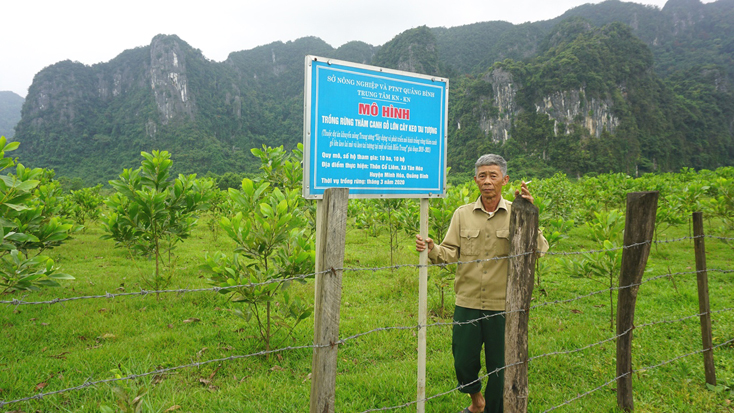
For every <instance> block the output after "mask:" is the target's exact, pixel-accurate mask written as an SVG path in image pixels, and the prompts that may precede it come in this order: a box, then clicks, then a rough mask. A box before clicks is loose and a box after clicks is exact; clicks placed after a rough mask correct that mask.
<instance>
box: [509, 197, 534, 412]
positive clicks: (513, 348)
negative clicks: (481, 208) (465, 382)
mask: <svg viewBox="0 0 734 413" xmlns="http://www.w3.org/2000/svg"><path fill="white" fill-rule="evenodd" d="M537 249H538V207H536V206H535V205H533V204H531V203H530V202H528V201H526V200H525V199H523V198H520V197H517V198H516V199H515V201H514V202H513V203H512V212H511V213H510V257H512V258H510V259H509V260H510V262H509V265H508V274H507V298H506V303H505V311H507V312H508V314H507V315H505V365H507V366H510V365H512V364H515V363H522V364H517V365H514V366H511V367H507V369H505V389H504V411H505V413H525V412H527V410H528V364H527V360H528V319H529V315H530V298H531V296H532V295H533V280H534V271H535V260H536V258H537V254H535V253H534V251H537ZM528 252H532V253H530V254H527V253H528ZM517 310H521V311H517Z"/></svg>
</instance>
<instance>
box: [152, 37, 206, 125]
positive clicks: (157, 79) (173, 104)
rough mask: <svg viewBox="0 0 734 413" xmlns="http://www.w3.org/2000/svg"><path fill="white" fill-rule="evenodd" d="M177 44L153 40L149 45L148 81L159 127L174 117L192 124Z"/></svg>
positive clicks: (192, 108) (183, 64) (191, 103)
mask: <svg viewBox="0 0 734 413" xmlns="http://www.w3.org/2000/svg"><path fill="white" fill-rule="evenodd" d="M181 49H182V45H181V42H180V41H177V39H173V38H170V37H167V36H156V37H155V38H154V39H153V42H152V43H151V45H150V67H149V69H148V77H149V80H150V89H151V91H152V92H153V97H154V99H155V103H156V106H157V107H158V112H159V114H160V117H161V121H162V122H163V124H167V123H168V122H169V121H170V120H172V119H174V118H176V117H177V116H186V117H188V118H190V119H191V120H193V117H194V111H195V108H196V105H195V103H194V96H193V95H192V94H191V92H190V90H189V85H188V75H187V73H186V60H185V56H186V55H185V53H184V51H183V50H181Z"/></svg>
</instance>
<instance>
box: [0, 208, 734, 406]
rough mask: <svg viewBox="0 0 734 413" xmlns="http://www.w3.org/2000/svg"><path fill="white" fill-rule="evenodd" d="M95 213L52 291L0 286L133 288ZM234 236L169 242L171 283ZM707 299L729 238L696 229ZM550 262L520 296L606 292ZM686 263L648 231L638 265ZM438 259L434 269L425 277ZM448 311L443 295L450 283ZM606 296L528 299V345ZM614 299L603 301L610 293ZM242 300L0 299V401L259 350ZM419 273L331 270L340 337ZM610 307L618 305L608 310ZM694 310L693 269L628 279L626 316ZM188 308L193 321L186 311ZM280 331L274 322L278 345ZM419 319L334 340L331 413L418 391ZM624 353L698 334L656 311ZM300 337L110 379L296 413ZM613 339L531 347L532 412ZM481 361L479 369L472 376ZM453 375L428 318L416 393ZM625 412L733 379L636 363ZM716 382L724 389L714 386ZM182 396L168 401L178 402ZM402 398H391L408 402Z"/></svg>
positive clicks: (733, 297)
mask: <svg viewBox="0 0 734 413" xmlns="http://www.w3.org/2000/svg"><path fill="white" fill-rule="evenodd" d="M687 232H688V227H687V225H686V226H681V227H674V228H670V229H668V230H667V231H666V233H665V234H659V237H660V238H661V239H662V238H674V237H682V236H686V235H688V233H687ZM100 235H101V230H100V229H99V228H98V227H97V226H94V225H92V226H91V227H90V228H88V229H87V231H86V232H85V233H83V234H79V235H78V236H77V237H75V239H73V240H71V241H69V242H68V243H66V244H64V245H63V246H61V247H59V248H56V249H54V250H52V251H51V252H50V255H51V256H52V257H53V258H54V259H55V260H56V261H57V263H58V264H59V265H61V267H62V269H63V271H64V272H67V273H70V274H72V275H74V276H75V277H76V280H75V281H70V282H64V283H63V286H62V287H60V288H56V289H46V290H43V291H41V292H38V293H30V294H18V293H16V294H12V295H4V296H2V297H0V299H1V300H11V299H13V298H18V299H21V298H23V299H25V300H28V301H40V300H50V299H53V298H57V297H59V298H60V297H75V296H84V295H98V294H104V293H106V292H109V293H118V292H123V291H125V292H134V291H139V290H140V289H141V287H144V286H141V284H140V280H141V279H142V275H143V274H144V273H146V272H148V273H149V272H151V271H152V269H153V263H152V261H148V260H144V259H137V260H135V261H133V260H131V259H130V257H129V255H128V253H127V252H126V251H124V250H121V249H115V248H114V247H113V243H112V242H111V241H102V240H100V239H99V237H100ZM387 245H388V244H387V239H386V235H385V236H383V237H382V238H372V237H369V236H368V235H367V234H366V233H365V232H363V231H361V230H355V229H350V230H349V231H348V234H347V246H346V258H345V267H350V268H373V267H385V266H388V265H390V262H389V261H390V253H389V250H388V248H389V247H388V246H387ZM412 245H413V238H412V237H408V236H406V237H404V238H403V239H402V246H401V249H400V251H399V254H398V255H397V257H398V260H399V263H400V264H417V254H415V253H414V252H413V251H412V249H413V247H412ZM233 248H234V245H233V244H232V243H231V242H230V241H229V240H227V239H226V238H225V237H224V236H223V235H222V234H221V233H220V235H219V237H218V238H217V239H216V240H215V239H213V236H212V233H211V232H209V230H208V229H206V225H204V222H202V224H201V225H200V226H199V227H198V228H197V229H196V231H195V232H194V234H193V236H192V237H191V238H190V239H189V240H187V241H185V242H184V243H183V244H181V245H180V246H179V247H178V249H177V250H176V253H177V256H178V262H177V268H178V271H177V274H176V276H175V278H174V281H173V285H172V286H171V287H172V288H187V289H190V288H205V287H210V285H209V284H208V283H207V281H206V279H205V277H204V275H203V274H202V273H201V272H200V271H199V270H198V268H197V267H198V265H199V264H200V263H201V261H202V259H203V256H204V253H205V252H206V251H209V252H214V251H216V250H221V251H223V252H226V253H230V251H231V250H232V249H233ZM594 248H595V244H594V243H592V242H591V241H589V240H588V239H586V237H585V236H584V231H583V230H582V229H581V228H576V229H574V230H573V231H571V233H570V238H568V239H565V240H562V241H561V242H560V243H559V245H558V246H556V248H555V249H554V251H578V250H582V249H594ZM706 248H707V259H708V268H709V269H710V272H709V282H710V287H709V288H710V292H711V306H712V310H714V311H715V310H719V309H724V308H729V307H732V306H734V289H732V288H731V285H732V283H731V280H732V275H731V274H726V273H719V272H715V271H711V269H715V268H721V269H732V267H734V265H732V257H733V256H734V253H733V252H734V251H733V250H732V248H731V247H730V246H728V245H725V244H724V243H723V242H721V241H719V240H714V239H706ZM543 259H544V260H549V261H550V262H551V265H550V270H549V271H547V272H546V273H545V274H544V275H543V279H542V284H541V286H540V287H536V289H535V291H534V297H533V303H534V304H538V303H543V302H548V301H556V300H565V299H571V298H574V297H577V296H580V295H585V294H589V293H591V292H593V291H598V290H603V289H604V288H605V284H606V280H590V279H587V278H571V277H569V276H567V275H565V274H563V273H562V272H561V270H560V267H559V266H558V265H555V264H552V262H553V260H554V259H555V256H547V257H545V258H543ZM693 270H695V260H694V255H693V243H692V241H691V240H685V241H677V242H673V243H665V244H663V243H661V244H658V245H656V246H653V248H652V254H651V257H650V260H649V263H648V269H647V272H646V274H645V278H650V277H653V276H656V275H660V274H666V273H668V272H684V271H693ZM434 271H436V272H437V271H438V270H437V269H431V270H430V273H431V274H433V272H434ZM292 291H294V293H295V294H297V295H299V296H300V297H302V298H306V299H309V300H313V294H314V292H313V281H312V280H309V281H308V282H307V283H306V284H303V285H301V284H294V285H293V287H292ZM447 301H448V303H449V306H448V307H449V308H448V313H449V314H450V313H451V311H452V310H453V305H452V303H453V294H452V293H449V294H448V295H447ZM438 302H439V295H438V291H437V289H436V288H435V287H434V286H433V283H431V282H430V281H429V309H430V310H431V314H430V317H429V323H435V322H446V321H450V318H443V319H442V318H439V317H437V316H436V314H437V313H438V308H437V307H438ZM609 305H610V304H609V294H608V292H604V293H600V294H596V295H593V296H591V297H587V298H584V299H580V300H576V301H572V302H569V303H564V304H554V305H547V306H541V307H537V308H535V309H533V310H532V312H531V321H530V331H529V335H530V337H529V341H530V349H529V352H530V355H531V356H536V355H541V354H546V353H550V352H557V351H568V350H573V349H576V348H580V347H583V346H586V345H589V344H592V343H595V342H598V341H601V340H604V339H607V338H609V337H612V336H613V335H614V333H613V332H612V331H610V329H609ZM615 305H616V304H615ZM237 308H240V304H238V303H232V302H228V301H227V297H226V296H224V295H221V294H217V293H214V292H196V293H186V294H163V295H161V297H160V301H158V300H156V297H155V296H154V295H147V296H132V297H118V298H114V299H107V298H104V299H87V300H77V301H70V302H65V303H59V304H54V305H23V306H10V305H3V306H0V326H2V330H1V331H2V333H1V334H2V336H1V338H0V400H6V401H7V400H14V399H18V398H24V397H28V396H32V395H34V394H37V393H41V392H50V391H56V390H60V389H64V388H68V387H74V386H78V385H81V384H83V383H85V382H86V381H96V380H100V379H107V378H112V377H114V373H113V372H112V370H114V369H117V370H119V372H121V373H122V375H123V376H124V375H129V374H139V373H144V372H148V371H153V370H156V369H160V368H168V367H174V366H180V365H188V364H191V363H194V362H198V361H206V360H212V359H218V358H226V357H229V356H234V355H248V354H252V353H256V352H259V351H261V350H262V349H263V347H262V344H261V343H260V342H259V341H258V340H257V338H256V337H257V331H256V329H255V328H256V327H255V325H254V323H250V324H248V323H245V322H244V320H242V319H240V318H238V317H236V316H234V315H233V314H232V313H231V311H229V310H232V309H237ZM417 310H418V271H417V269H415V268H398V269H395V270H390V269H382V270H377V271H346V272H344V280H343V293H342V307H341V325H340V335H341V337H348V336H351V335H354V334H358V333H362V332H366V331H370V330H373V329H378V328H383V327H390V326H414V325H416V324H417V319H418V317H417ZM615 311H616V308H615ZM697 312H698V304H697V293H696V279H695V274H687V275H678V276H675V277H673V278H670V277H666V278H661V279H658V280H655V281H651V282H648V283H646V284H644V285H643V286H641V287H640V290H639V294H638V300H637V308H636V325H641V324H644V323H648V322H652V321H658V320H664V319H671V320H674V319H678V318H681V317H685V316H690V315H693V314H696V313H697ZM192 318H196V319H198V320H200V321H196V322H185V321H186V320H190V319H192ZM713 319H714V323H713V330H714V344H718V343H721V342H724V341H726V340H729V339H731V338H733V337H734V313H733V312H731V311H727V312H722V313H717V314H714V316H713ZM312 326H313V319H312V318H311V319H308V320H306V321H305V322H304V323H302V324H301V325H300V326H299V327H298V328H296V330H295V334H294V336H295V337H294V338H293V339H290V338H288V339H286V340H285V341H284V342H283V343H282V344H281V346H282V347H285V346H303V345H310V344H311V343H312V341H313V329H312ZM281 339H283V336H282V335H276V338H275V340H276V343H277V342H278V341H279V340H281ZM416 346H417V338H416V331H415V330H413V329H408V330H390V331H379V332H375V333H371V334H368V335H365V336H362V337H360V338H356V339H353V340H349V341H348V342H346V343H345V344H344V345H342V346H340V349H339V355H338V375H337V389H336V410H337V411H338V412H362V411H365V410H368V409H373V408H379V407H387V406H398V405H403V404H405V403H408V402H410V401H412V400H414V399H415V394H416V370H417V367H416V364H417V362H416V354H417V352H416ZM633 346H634V347H633V365H634V367H635V368H641V367H646V366H651V365H655V364H658V363H661V362H663V361H666V360H669V359H673V358H675V357H677V356H679V355H682V354H685V353H689V352H692V351H695V350H698V349H699V348H700V347H701V339H700V328H699V324H698V319H697V318H693V319H690V320H686V321H680V322H675V323H669V324H658V325H654V326H650V327H645V328H639V329H637V330H635V331H634V341H633ZM311 355H312V350H311V349H300V350H291V351H283V352H279V353H275V354H272V355H270V356H269V357H265V356H253V357H247V358H242V359H237V360H229V361H224V362H217V363H209V364H205V365H201V366H198V367H189V368H183V369H178V370H174V371H171V372H168V373H165V374H161V375H152V376H146V377H142V378H137V379H134V380H126V381H121V382H118V384H119V385H120V386H122V387H123V388H125V389H126V390H127V391H128V393H129V394H131V395H134V394H135V392H137V391H138V389H140V388H141V387H142V388H144V389H146V390H147V393H146V395H145V396H144V397H143V411H146V412H165V411H176V412H306V411H308V399H309V393H310V386H311V382H310V380H309V373H310V371H311ZM614 360H615V342H614V341H610V342H607V343H605V344H602V345H599V346H594V347H591V348H588V349H585V350H583V351H579V352H576V353H572V354H567V355H553V356H548V357H542V358H539V359H536V360H534V361H533V362H532V363H531V364H530V367H529V383H530V399H529V411H531V412H542V411H544V410H546V409H549V408H551V407H553V406H556V405H559V404H561V403H563V402H564V401H566V400H569V399H571V398H574V397H576V396H577V395H579V394H581V393H584V392H587V391H589V390H592V389H594V388H595V387H597V386H600V385H601V384H603V383H605V382H607V381H609V380H611V379H612V378H614V376H615V364H614V363H615V361H614ZM715 363H716V368H717V378H718V380H719V382H720V383H728V385H729V386H734V346H731V345H729V346H723V347H721V348H719V349H717V351H716V352H715ZM482 374H484V373H482ZM455 386H456V383H455V378H454V373H453V360H452V356H451V329H450V327H448V326H436V327H431V328H430V329H429V330H428V359H427V389H426V394H427V395H428V396H432V395H434V394H438V393H443V392H446V391H449V390H451V389H452V388H454V387H455ZM633 386H634V397H635V410H636V411H638V412H691V411H697V412H698V411H700V412H731V411H732V410H733V409H734V407H732V406H733V405H732V399H734V395H732V393H731V391H730V390H726V391H719V392H716V391H712V390H709V389H707V387H706V385H705V383H704V372H703V361H702V356H701V355H700V354H698V355H694V356H690V357H686V358H683V359H680V360H677V361H674V362H672V363H669V364H666V365H664V366H661V367H658V368H655V369H653V370H648V371H644V372H640V373H636V374H635V375H634V377H633ZM614 387H615V385H614V384H611V385H609V386H606V387H604V388H602V389H600V390H598V391H596V392H593V393H591V394H589V395H587V396H585V397H583V398H581V399H579V400H576V401H573V402H571V403H569V404H568V405H566V406H564V407H561V408H559V409H558V410H556V411H559V412H615V411H617V410H616V394H615V392H614ZM720 390H723V387H721V388H720ZM116 400H117V399H116V397H115V395H114V394H113V392H112V386H111V385H110V384H101V385H97V386H93V387H89V388H85V389H82V390H76V391H69V392H65V393H61V394H58V395H52V396H47V397H44V398H43V399H40V400H32V401H28V402H20V403H14V404H11V405H7V406H4V407H3V408H2V409H0V411H3V412H4V411H23V412H36V411H39V412H98V411H100V406H101V405H107V406H114V405H115V403H116ZM468 403H469V399H468V396H466V395H463V394H461V393H458V392H451V393H449V394H447V395H445V396H441V397H437V398H434V399H431V400H430V401H428V402H427V404H426V411H428V412H453V411H459V410H461V409H462V408H463V407H465V406H466V405H468ZM176 406H179V407H176ZM414 410H415V406H414V405H410V406H408V407H404V408H400V409H396V410H392V411H399V412H409V411H414Z"/></svg>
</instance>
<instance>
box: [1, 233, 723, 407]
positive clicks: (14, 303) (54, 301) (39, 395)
mask: <svg viewBox="0 0 734 413" xmlns="http://www.w3.org/2000/svg"><path fill="white" fill-rule="evenodd" d="M700 237H705V238H711V239H717V240H721V241H724V242H730V241H734V238H730V237H719V236H711V235H704V236H692V237H681V238H674V239H666V240H655V241H647V242H644V243H637V244H631V245H626V246H621V247H615V248H610V249H597V250H585V251H572V252H546V253H545V255H546V256H571V255H580V254H595V253H605V252H610V251H617V250H622V249H626V248H632V247H636V246H639V245H642V244H664V243H672V242H679V241H684V240H694V239H696V238H700ZM535 253H537V252H527V253H523V254H518V255H513V256H505V257H499V258H489V259H481V260H471V261H463V262H457V263H456V264H468V263H477V262H485V261H492V260H498V259H509V258H513V257H521V256H524V255H527V254H535ZM425 266H427V267H444V266H445V264H427V265H425ZM419 267H422V266H421V265H417V264H400V265H392V266H383V267H372V268H341V269H336V270H337V271H339V270H340V271H344V272H375V271H383V270H392V269H398V268H419ZM331 271H332V269H329V270H326V271H322V272H313V273H308V274H301V275H297V276H294V277H289V278H283V279H276V280H269V281H266V282H262V283H249V284H242V285H235V286H227V287H211V288H198V289H169V290H141V291H139V292H127V293H115V294H111V293H105V294H98V295H88V296H78V297H68V298H55V299H52V300H46V301H25V300H24V299H13V300H5V301H0V305H7V306H15V307H18V306H22V305H53V304H58V303H65V302H71V301H79V300H88V299H115V298H118V297H131V296H141V297H144V296H147V295H149V294H171V293H174V294H186V293H197V292H221V291H226V290H229V289H236V288H242V287H244V288H249V287H257V286H262V285H267V284H271V283H277V282H283V281H297V280H306V279H310V278H313V277H315V276H316V275H318V274H321V273H328V272H331ZM704 271H707V272H711V273H720V274H730V273H732V272H734V270H729V269H707V270H704ZM700 272H701V271H698V270H697V271H683V272H670V273H666V274H661V275H657V276H653V277H649V278H646V279H644V280H642V281H641V282H639V283H633V284H629V285H624V286H615V287H611V288H606V289H602V290H598V291H593V292H591V293H587V294H584V295H579V296H576V297H573V298H570V299H562V300H554V301H546V302H542V303H539V304H535V305H533V306H530V309H535V308H540V307H546V306H551V305H558V304H567V303H570V302H573V301H578V300H583V299H585V298H589V297H592V296H594V295H597V294H602V293H606V292H609V291H615V290H622V289H626V288H631V287H638V286H641V285H643V284H646V283H649V282H652V281H656V280H660V279H665V278H671V277H674V276H679V275H691V274H698V273H700ZM733 310H734V307H733V308H723V309H719V310H715V311H709V312H704V313H696V314H692V315H687V316H683V317H680V318H677V319H663V320H658V321H652V322H648V323H644V324H640V325H636V326H634V327H633V328H630V329H628V330H626V331H624V332H622V333H619V334H616V335H613V336H611V337H608V338H605V339H603V340H600V341H597V342H594V343H591V344H587V345H585V346H583V347H579V348H576V349H572V350H564V351H554V352H548V353H544V354H540V355H536V356H532V357H529V358H528V360H527V362H528V363H529V362H532V361H535V360H539V359H542V358H546V357H552V356H560V355H568V354H573V353H578V352H582V351H585V350H587V349H590V348H593V347H597V346H600V345H603V344H605V343H608V342H612V341H615V340H617V339H618V338H620V337H623V336H625V335H627V334H629V333H630V332H631V331H632V330H633V329H635V330H639V329H642V328H646V327H651V326H655V325H659V324H672V323H677V322H682V321H686V320H690V319H695V318H697V317H701V316H703V315H706V314H709V315H712V314H721V313H726V312H730V311H733ZM521 311H522V310H516V311H514V312H521ZM512 312H513V311H511V312H500V313H496V314H492V315H491V316H486V317H481V318H478V319H475V320H469V321H465V322H436V323H431V324H426V325H420V324H418V325H412V326H389V327H379V328H375V329H372V330H369V331H365V332H361V333H357V334H354V335H351V336H348V337H344V338H342V339H340V340H339V341H337V342H336V343H333V344H330V345H343V344H345V343H347V342H350V341H353V340H356V339H359V338H362V337H365V336H368V335H371V334H375V333H380V332H389V331H401V330H418V329H420V328H423V327H426V328H429V327H430V328H433V327H450V326H454V325H458V324H468V323H475V322H478V321H481V320H483V319H485V318H488V317H495V316H504V315H507V314H510V313H512ZM732 343H734V338H731V339H728V340H726V341H723V342H721V343H719V344H717V345H714V346H712V347H711V348H707V349H701V350H697V351H692V352H689V353H686V354H682V355H678V356H676V357H674V358H671V359H669V360H665V361H663V362H660V363H658V364H655V365H651V366H647V367H642V368H639V369H635V370H633V371H631V372H627V373H624V374H622V375H620V376H617V377H615V378H613V379H611V380H609V381H607V382H605V383H603V384H601V385H599V386H597V387H595V388H593V389H591V390H588V391H586V392H584V393H581V394H579V395H577V396H576V397H573V398H571V399H568V400H565V401H564V402H562V403H561V404H558V405H556V406H553V407H551V408H549V409H547V410H544V411H543V413H546V412H550V411H553V410H556V409H558V408H561V407H563V406H566V405H568V404H571V403H573V402H574V401H576V400H579V399H581V398H583V397H586V396H588V395H590V394H592V393H594V392H596V391H598V390H600V389H603V388H604V387H606V386H609V385H610V384H612V383H614V382H616V381H617V380H618V379H620V378H621V377H625V376H628V375H630V374H632V373H637V372H643V371H648V370H653V369H655V368H658V367H661V366H664V365H666V364H669V363H672V362H674V361H676V360H680V359H682V358H685V357H690V356H693V355H696V354H701V353H703V352H706V351H712V350H714V349H717V348H720V347H723V346H727V345H730V344H732ZM321 347H325V346H324V345H321V346H319V345H313V344H310V345H300V346H288V347H283V348H278V349H272V350H264V351H258V352H254V353H250V354H244V355H233V356H229V357H224V358H216V359H211V360H205V361H198V362H193V363H188V364H183V365H179V366H174V367H167V368H162V369H156V370H152V371H149V372H143V373H138V374H130V375H128V376H125V377H115V378H110V379H101V380H94V381H92V380H90V379H88V380H87V381H85V382H84V383H82V384H80V385H77V386H74V387H69V388H65V389H60V390H55V391H50V392H45V393H37V394H34V395H31V396H28V397H24V398H19V399H14V400H0V408H3V407H5V406H8V405H11V404H15V403H20V402H26V401H33V400H41V399H43V398H45V397H49V396H52V395H56V394H61V393H67V392H73V391H77V390H82V389H86V388H89V387H94V386H97V385H101V384H107V383H113V382H118V381H126V380H134V379H138V378H143V377H147V376H154V375H159V374H164V373H168V372H171V371H176V370H181V369H187V368H195V367H201V366H204V365H209V364H213V363H223V362H226V361H233V360H239V359H245V358H251V357H257V356H265V355H269V354H274V353H282V352H287V351H295V350H304V349H316V348H321ZM518 364H522V362H521V363H513V364H509V365H505V366H503V367H501V368H498V369H497V370H495V371H492V372H489V373H486V374H485V375H482V376H481V377H479V378H478V379H477V381H481V380H483V379H485V378H487V377H488V376H490V375H491V374H495V373H497V372H499V371H502V370H504V369H507V368H509V367H513V366H516V365H518ZM471 384H473V382H472V383H468V384H465V385H464V386H456V387H454V388H451V389H448V390H446V391H443V392H441V393H437V394H434V395H432V396H430V397H426V398H425V399H422V400H412V401H409V402H406V403H404V404H400V405H396V406H389V407H380V408H374V409H369V410H365V411H363V412H360V413H367V412H375V411H389V410H397V409H402V408H406V407H409V406H412V405H415V404H417V403H418V402H420V401H430V400H433V399H437V398H440V397H444V396H446V395H449V394H451V393H454V392H458V391H460V390H461V389H462V388H463V387H465V386H469V385H471Z"/></svg>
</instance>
